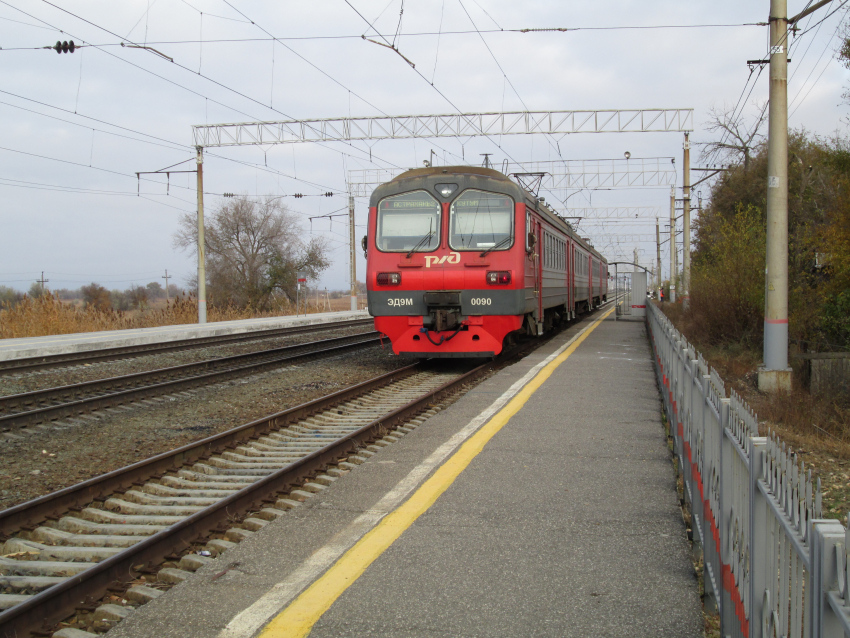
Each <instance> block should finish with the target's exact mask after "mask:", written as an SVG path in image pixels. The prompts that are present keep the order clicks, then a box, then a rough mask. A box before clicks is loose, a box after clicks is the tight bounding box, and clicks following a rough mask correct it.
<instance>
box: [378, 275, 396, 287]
mask: <svg viewBox="0 0 850 638" xmlns="http://www.w3.org/2000/svg"><path fill="white" fill-rule="evenodd" d="M400 283H401V273H400V272H379V273H378V285H379V286H398V285H399V284H400Z"/></svg>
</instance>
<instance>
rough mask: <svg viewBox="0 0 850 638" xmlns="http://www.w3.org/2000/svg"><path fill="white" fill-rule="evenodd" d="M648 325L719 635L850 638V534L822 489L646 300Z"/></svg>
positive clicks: (708, 597) (792, 453) (766, 637)
mask: <svg viewBox="0 0 850 638" xmlns="http://www.w3.org/2000/svg"><path fill="white" fill-rule="evenodd" d="M646 305H647V308H648V312H647V324H648V328H649V334H650V337H651V340H652V348H653V353H654V355H655V370H656V375H657V377H658V386H659V388H660V390H661V394H662V395H663V397H664V410H665V413H666V416H667V419H668V423H669V424H670V433H671V436H672V437H673V451H674V454H675V455H676V460H677V462H678V470H679V474H680V476H681V479H682V482H683V492H684V498H685V499H686V502H687V504H688V505H689V508H690V511H691V518H692V521H691V528H692V530H693V540H694V548H695V551H696V552H698V555H699V553H701V555H702V559H703V560H702V564H703V576H704V583H705V596H706V603H707V605H710V604H716V606H717V609H718V611H719V613H720V623H721V624H720V635H721V636H724V637H726V636H733V637H743V638H779V637H783V638H785V637H787V638H821V637H822V638H842V637H844V636H850V606H848V604H850V569H848V553H850V531H848V530H846V529H845V528H844V526H843V525H841V523H839V522H838V521H836V520H829V519H826V520H825V519H823V518H822V516H823V515H822V511H821V490H820V479H818V480H817V483H816V484H815V483H813V480H812V473H811V470H808V471H807V470H806V468H805V466H804V465H803V464H802V463H800V462H799V460H798V458H797V455H795V454H794V452H793V450H792V449H791V448H790V447H787V446H786V445H785V444H784V443H783V442H782V441H781V440H780V439H779V437H777V436H776V435H775V434H772V433H767V436H759V423H758V418H757V417H756V415H755V414H754V413H753V411H752V410H751V409H750V407H749V406H748V405H747V404H746V403H745V402H744V401H743V400H742V399H741V398H740V397H739V396H738V395H737V394H736V393H735V392H734V391H732V392H731V394H730V396H729V397H727V396H726V389H725V384H724V382H723V380H722V379H721V378H720V376H719V375H718V374H717V372H716V371H715V370H714V369H713V368H712V369H710V370H709V368H708V366H707V364H706V362H705V360H704V359H703V357H702V355H701V354H700V353H698V352H697V351H696V350H695V349H694V347H693V346H692V345H690V344H689V343H688V342H687V340H686V339H685V338H684V337H683V336H682V335H681V334H680V333H679V332H678V331H677V330H676V329H675V328H674V327H673V324H672V323H671V322H670V321H669V320H668V319H667V317H666V316H665V315H664V314H663V313H662V312H661V311H660V310H659V309H658V308H657V307H656V306H655V304H653V303H652V302H651V301H650V300H647V302H646Z"/></svg>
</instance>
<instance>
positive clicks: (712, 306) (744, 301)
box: [688, 205, 765, 347]
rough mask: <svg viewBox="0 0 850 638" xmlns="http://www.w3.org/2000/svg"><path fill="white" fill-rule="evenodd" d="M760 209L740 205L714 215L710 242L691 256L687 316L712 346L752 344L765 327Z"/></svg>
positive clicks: (763, 247)
mask: <svg viewBox="0 0 850 638" xmlns="http://www.w3.org/2000/svg"><path fill="white" fill-rule="evenodd" d="M763 219H764V217H763V215H762V212H761V211H760V210H759V209H758V208H756V207H755V206H752V205H750V206H747V207H743V206H740V207H739V208H738V211H737V213H736V214H735V216H734V217H732V218H731V219H730V218H724V217H718V218H716V219H715V220H714V224H713V226H712V229H711V230H712V232H711V239H712V241H711V242H708V241H704V242H703V244H702V246H701V250H700V251H699V252H698V253H697V254H696V255H695V256H694V257H695V259H694V262H693V268H692V273H691V290H690V296H691V302H690V312H689V313H688V321H689V322H690V323H691V325H692V329H693V331H694V334H695V336H696V338H698V339H699V340H700V342H703V343H706V344H711V345H722V344H729V343H740V344H742V345H744V346H747V347H753V346H757V345H758V344H759V343H760V342H761V339H762V333H763V330H764V263H765V230H764V222H763Z"/></svg>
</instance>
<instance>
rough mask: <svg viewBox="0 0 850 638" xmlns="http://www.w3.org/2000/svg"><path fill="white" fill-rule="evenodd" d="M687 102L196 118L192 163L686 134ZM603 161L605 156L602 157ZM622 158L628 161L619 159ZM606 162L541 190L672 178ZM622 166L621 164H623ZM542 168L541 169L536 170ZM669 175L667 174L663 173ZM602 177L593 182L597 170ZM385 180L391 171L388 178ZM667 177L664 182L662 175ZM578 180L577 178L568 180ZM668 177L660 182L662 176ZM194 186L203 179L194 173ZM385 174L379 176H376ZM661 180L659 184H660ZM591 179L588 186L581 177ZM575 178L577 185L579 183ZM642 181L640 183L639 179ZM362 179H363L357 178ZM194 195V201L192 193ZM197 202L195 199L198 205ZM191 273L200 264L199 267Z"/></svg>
mask: <svg viewBox="0 0 850 638" xmlns="http://www.w3.org/2000/svg"><path fill="white" fill-rule="evenodd" d="M693 120H694V111H693V109H611V110H583V111H513V112H490V113H460V114H449V115H398V116H380V117H339V118H324V119H304V120H279V121H267V122H238V123H233V124H204V125H196V126H193V127H192V136H193V140H194V145H195V147H196V148H197V149H198V163H199V164H200V162H201V161H202V157H203V149H204V148H210V147H224V146H268V145H273V144H299V143H309V142H354V141H369V140H375V141H377V140H391V139H398V140H403V139H416V138H422V139H428V138H439V137H455V138H458V137H488V138H489V137H492V136H497V135H498V136H502V135H534V134H543V135H564V134H572V133H670V132H679V133H685V134H687V133H689V132H690V131H692V130H693V128H694V125H693ZM606 161H607V160H606ZM626 161H627V162H628V160H626ZM611 162H612V163H614V164H612V167H611V169H608V168H607V167H606V168H605V170H604V171H601V172H600V170H599V168H597V170H596V172H595V173H594V172H593V171H592V170H590V171H588V170H587V169H586V167H585V168H584V169H582V171H573V172H569V171H562V172H560V173H556V174H555V173H551V172H548V173H549V174H548V175H547V176H546V177H547V178H549V177H550V178H551V179H550V182H551V184H545V185H544V188H547V190H561V189H567V188H598V187H605V186H606V185H607V186H608V187H610V186H615V187H616V186H622V185H629V186H635V185H637V182H635V183H632V184H630V183H629V180H631V179H633V178H634V179H638V177H636V176H639V179H642V180H644V182H645V181H646V175H652V176H653V177H651V178H650V179H652V180H655V182H657V184H658V185H666V184H668V183H675V171H671V170H670V169H669V168H667V169H666V170H662V167H661V166H658V167H657V169H656V170H654V171H645V170H641V171H632V170H625V171H619V172H618V170H617V168H618V166H617V164H616V163H619V162H622V160H611ZM541 164H544V163H543V162H530V163H528V164H522V165H519V166H518V168H519V169H520V170H518V171H514V172H526V173H527V172H539V171H538V170H534V168H535V167H537V168H538V169H539V166H540V165H541ZM626 166H627V168H628V164H627V165H626ZM544 172H546V171H544ZM671 174H672V177H671ZM603 175H604V176H605V179H608V180H610V185H609V184H608V183H607V182H604V181H600V178H601V177H602V176H603ZM390 179H391V178H390ZM670 179H672V182H671V181H669V180H670ZM575 180H578V181H575ZM664 180H668V181H666V182H665V181H664ZM198 181H199V184H198V189H199V192H202V190H203V185H202V184H201V183H200V179H199V180H198ZM383 181H386V180H383ZM662 182H664V183H662ZM591 183H592V184H593V186H589V184H591ZM579 184H581V185H580V186H579ZM641 185H647V184H645V183H644V184H641ZM364 186H365V184H364ZM357 195H359V192H355V191H354V190H353V189H352V185H351V183H349V223H350V226H351V228H350V231H351V238H350V242H351V246H350V259H351V264H350V266H351V268H350V277H351V304H352V310H354V309H356V307H357V306H356V303H357V302H356V299H357V297H356V279H355V277H356V273H355V266H354V264H355V250H356V247H355V241H354V197H355V196H357ZM199 201H200V200H199ZM199 205H200V204H199ZM198 270H199V274H200V273H202V268H201V267H199V269H198Z"/></svg>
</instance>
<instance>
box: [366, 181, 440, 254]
mask: <svg viewBox="0 0 850 638" xmlns="http://www.w3.org/2000/svg"><path fill="white" fill-rule="evenodd" d="M376 245H377V247H378V250H382V251H384V252H411V251H415V252H430V251H432V250H435V249H436V248H437V246H439V245H440V204H439V202H438V201H437V200H436V199H434V198H433V197H432V196H431V195H429V194H428V193H427V192H425V191H413V192H412V193H404V194H402V195H395V196H393V197H387V198H386V199H382V200H381V202H380V203H379V204H378V235H377V237H376Z"/></svg>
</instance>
